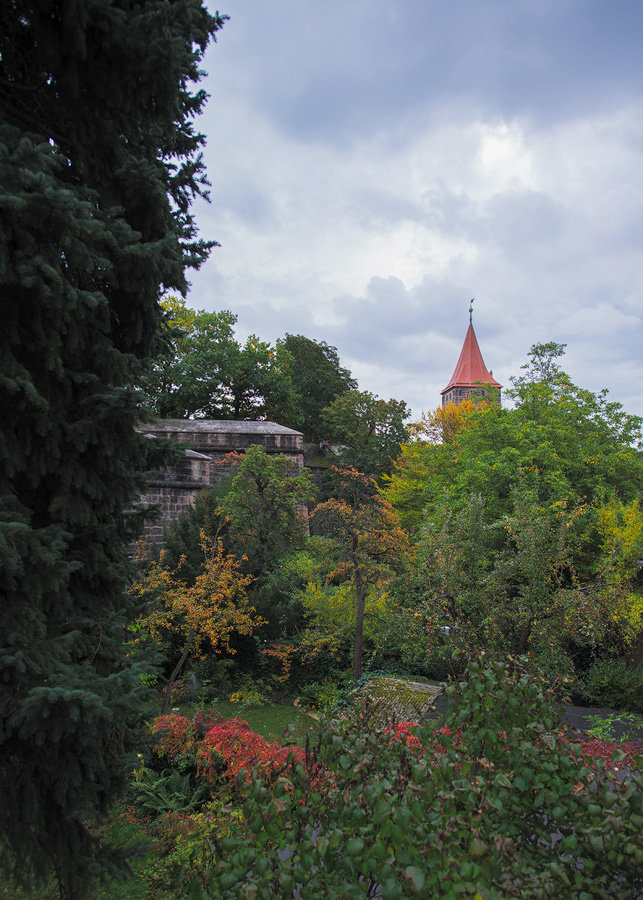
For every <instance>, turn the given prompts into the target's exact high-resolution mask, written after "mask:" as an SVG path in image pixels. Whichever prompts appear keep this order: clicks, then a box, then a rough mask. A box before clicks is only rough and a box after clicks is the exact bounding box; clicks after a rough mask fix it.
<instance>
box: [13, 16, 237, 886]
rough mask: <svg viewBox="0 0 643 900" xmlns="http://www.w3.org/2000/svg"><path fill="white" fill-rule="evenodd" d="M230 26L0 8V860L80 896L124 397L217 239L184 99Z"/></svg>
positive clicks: (115, 750)
mask: <svg viewBox="0 0 643 900" xmlns="http://www.w3.org/2000/svg"><path fill="white" fill-rule="evenodd" d="M222 24H223V18H222V17H220V16H218V15H214V16H212V15H210V14H209V13H208V12H207V10H206V9H205V7H204V6H203V5H202V3H201V2H200V0H185V2H177V3H164V2H158V0H140V2H136V3H134V2H130V0H118V2H107V0H74V2H72V0H56V2H44V0H24V2H20V3H17V2H13V0H10V2H8V3H4V4H2V7H1V9H0V292H1V294H2V298H3V313H4V315H3V329H2V334H1V335H0V382H1V384H2V392H1V399H0V409H1V411H2V422H3V438H2V441H1V442H0V497H1V500H0V572H1V573H2V575H1V576H0V577H1V579H2V595H3V601H2V605H1V608H0V642H1V645H0V754H1V756H2V767H1V768H0V790H1V792H2V804H1V806H0V831H1V836H0V853H1V854H2V862H3V864H4V865H6V866H7V867H9V868H10V867H11V866H12V865H14V866H16V867H17V869H18V871H19V874H20V876H21V877H22V878H23V879H24V880H28V879H29V878H30V877H31V876H42V877H47V876H48V875H49V874H50V873H51V871H52V869H53V871H54V872H55V875H56V877H57V879H58V881H59V883H60V891H61V894H62V896H64V897H65V898H74V900H75V898H79V897H81V896H82V894H83V891H84V889H85V887H86V885H87V879H88V876H89V873H90V871H91V870H92V866H93V867H94V871H95V869H96V866H95V863H94V862H93V857H94V856H95V855H96V854H97V853H98V850H99V848H98V844H97V839H96V838H95V837H94V836H93V835H92V834H91V832H90V831H89V829H88V826H87V823H88V821H89V820H90V819H91V817H92V815H94V814H96V813H99V812H100V811H104V810H105V809H106V807H107V806H108V804H109V803H110V801H111V799H112V798H113V797H114V796H115V794H116V792H117V791H118V790H120V787H121V785H122V779H123V774H124V760H125V756H126V754H127V753H128V752H129V751H130V750H132V749H133V746H134V737H135V728H136V724H137V721H138V715H139V713H138V707H139V701H140V696H139V688H140V683H139V682H138V679H137V677H136V676H137V669H136V667H135V666H133V664H132V661H131V660H128V659H127V658H125V655H124V654H125V650H124V646H123V645H124V641H123V637H124V631H123V624H124V623H123V615H122V609H123V605H124V599H123V597H124V594H125V588H126V581H127V572H128V563H127V557H126V553H125V542H126V540H128V539H130V537H131V534H132V527H133V525H134V521H135V517H134V516H132V515H131V514H129V513H127V512H126V511H127V510H128V509H131V508H132V505H133V502H134V500H135V497H136V494H137V492H138V490H139V489H140V487H141V485H142V482H141V478H140V476H139V475H138V474H137V473H139V472H142V471H143V470H145V469H147V468H150V467H151V459H150V454H151V453H152V452H153V450H152V447H151V446H150V445H151V443H152V442H150V441H147V440H145V439H144V438H143V437H142V436H140V435H138V434H137V433H136V431H135V427H134V426H135V425H136V423H137V421H139V419H140V417H141V411H140V409H139V406H138V401H137V397H136V395H135V393H134V392H133V390H132V387H131V385H132V383H133V382H134V381H135V380H136V379H137V377H138V373H139V369H140V361H141V360H142V359H144V358H146V357H149V356H151V355H153V353H154V352H156V350H157V349H158V337H159V330H160V311H159V307H158V300H159V296H160V295H161V293H162V292H163V291H166V290H175V291H179V292H182V291H185V290H186V287H187V283H186V278H185V271H184V270H185V268H186V267H187V266H198V265H199V264H200V263H201V262H203V260H204V259H205V258H206V256H207V253H208V250H209V248H210V246H211V244H208V243H207V242H203V241H200V240H198V239H197V236H196V230H195V226H194V223H193V220H192V216H191V213H190V202H191V199H192V198H193V197H194V196H195V195H197V194H204V193H205V188H206V182H205V178H204V174H203V167H202V164H201V156H200V148H201V145H202V144H203V137H202V135H200V134H199V133H198V132H197V131H195V129H194V124H193V119H194V117H195V116H196V115H197V113H198V112H199V111H200V110H201V109H202V107H203V104H204V102H205V99H206V95H205V93H204V92H203V91H202V90H197V89H194V85H195V84H196V83H197V82H198V81H199V80H200V78H201V76H202V73H201V71H200V69H199V64H200V60H201V58H202V56H203V53H204V51H205V48H206V46H207V44H208V42H209V40H210V39H211V38H212V37H213V36H214V34H215V33H216V31H217V30H218V29H219V28H220V27H221V26H222ZM115 859H116V855H115V854H114V853H111V854H110V851H109V850H108V849H107V848H101V860H102V862H103V864H104V865H108V866H109V865H111V864H112V863H113V862H114V861H115Z"/></svg>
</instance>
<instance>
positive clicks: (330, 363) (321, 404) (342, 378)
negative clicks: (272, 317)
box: [278, 334, 357, 442]
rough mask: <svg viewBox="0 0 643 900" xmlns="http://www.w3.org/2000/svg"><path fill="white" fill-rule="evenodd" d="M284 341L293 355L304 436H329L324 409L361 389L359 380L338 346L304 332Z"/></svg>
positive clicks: (320, 437) (315, 437) (284, 345)
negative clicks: (348, 392)
mask: <svg viewBox="0 0 643 900" xmlns="http://www.w3.org/2000/svg"><path fill="white" fill-rule="evenodd" d="M279 343H280V344H281V345H282V346H283V347H284V348H285V349H286V350H287V351H288V352H289V353H290V355H291V356H292V359H293V369H292V374H293V382H294V384H295V388H296V390H297V393H298V394H299V403H300V406H301V411H302V416H303V421H302V429H303V432H304V438H305V439H306V440H308V441H313V442H315V441H321V440H323V439H324V438H325V437H327V435H326V432H325V428H324V425H323V422H322V412H323V410H324V409H325V407H327V406H329V405H330V404H331V403H332V402H333V400H335V399H336V398H337V397H339V396H341V395H342V394H345V393H346V391H353V390H357V381H356V380H355V379H354V378H353V376H352V375H351V373H350V372H349V370H348V369H345V368H344V367H343V366H342V365H341V364H340V361H339V356H338V354H337V348H336V347H331V346H330V345H329V344H327V343H326V341H314V340H312V339H311V338H307V337H304V336H303V335H302V334H287V335H286V337H285V338H284V340H283V341H280V342H278V344H279Z"/></svg>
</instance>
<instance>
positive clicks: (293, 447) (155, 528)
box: [140, 419, 306, 547]
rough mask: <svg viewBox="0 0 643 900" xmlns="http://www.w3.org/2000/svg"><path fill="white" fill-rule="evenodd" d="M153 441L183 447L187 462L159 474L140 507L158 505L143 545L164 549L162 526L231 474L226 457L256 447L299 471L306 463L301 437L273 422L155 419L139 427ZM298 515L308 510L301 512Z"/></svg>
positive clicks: (142, 499) (146, 531) (163, 470)
mask: <svg viewBox="0 0 643 900" xmlns="http://www.w3.org/2000/svg"><path fill="white" fill-rule="evenodd" d="M140 430H141V431H143V432H145V433H146V434H149V435H150V436H151V437H162V438H168V439H169V440H173V441H177V442H178V443H180V444H183V445H186V450H185V459H183V460H182V461H181V462H179V463H177V464H175V465H172V466H168V467H166V468H164V469H162V470H161V471H160V472H157V473H156V474H155V475H154V477H153V478H152V479H151V480H150V483H149V484H150V489H149V491H148V492H147V493H146V494H145V495H144V496H142V497H141V504H142V505H143V506H150V505H152V504H158V505H159V506H160V508H161V516H160V518H159V519H157V520H156V521H150V522H148V523H146V525H145V535H144V539H145V543H146V544H148V545H151V544H156V545H157V546H159V547H162V546H163V527H164V525H167V524H169V523H170V522H172V521H173V520H174V519H176V518H178V516H179V515H180V514H181V513H182V512H185V511H186V510H187V509H188V508H189V507H190V506H191V505H192V504H193V502H194V497H195V495H196V494H197V492H198V491H200V490H203V488H205V487H208V486H209V485H211V484H215V483H219V482H220V481H221V480H222V479H223V477H224V476H225V475H226V474H228V473H229V472H230V469H231V467H232V466H231V464H230V463H229V462H227V461H226V457H227V455H228V454H229V453H232V452H237V453H244V452H245V451H246V450H247V449H248V447H252V446H254V445H259V446H260V447H263V448H264V450H265V452H266V453H280V454H283V455H284V456H287V457H290V458H291V459H292V461H293V462H294V463H295V465H296V466H297V467H298V468H301V467H302V466H303V465H304V450H303V435H302V434H301V432H299V431H294V430H293V429H292V428H286V427H285V426H283V425H277V424H276V423H274V422H236V421H219V420H214V419H159V420H158V421H157V422H156V424H154V425H144V426H141V429H140ZM301 512H302V514H304V513H305V512H306V510H305V509H302V511H301Z"/></svg>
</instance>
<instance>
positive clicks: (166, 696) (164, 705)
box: [161, 628, 195, 716]
mask: <svg viewBox="0 0 643 900" xmlns="http://www.w3.org/2000/svg"><path fill="white" fill-rule="evenodd" d="M194 633H195V629H194V628H193V629H192V631H191V632H190V634H189V636H188V640H187V643H186V645H185V647H184V648H183V653H182V654H181V659H180V660H179V661H178V663H177V664H176V665H175V666H174V670H173V671H172V674H171V675H170V677H169V678H168V680H167V687H166V688H165V694H164V695H163V702H162V703H161V715H162V716H164V715H165V713H166V712H167V710H168V707H169V705H170V699H171V697H172V687H173V685H174V682H175V681H176V679H177V678H178V677H179V673H180V671H181V669H182V668H183V666H184V665H185V661H186V659H187V658H188V653H189V652H190V647H191V646H192V641H193V640H194Z"/></svg>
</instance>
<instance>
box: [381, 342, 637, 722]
mask: <svg viewBox="0 0 643 900" xmlns="http://www.w3.org/2000/svg"><path fill="white" fill-rule="evenodd" d="M562 352H563V348H562V347H561V346H559V345H556V344H546V345H539V346H536V347H534V348H532V351H531V354H530V356H531V361H530V363H529V364H528V365H527V366H526V367H525V369H524V371H525V374H524V375H522V376H521V377H519V378H515V379H513V385H514V386H513V390H512V391H511V392H510V393H511V394H512V396H513V398H514V400H515V402H516V405H515V407H514V408H512V409H508V408H500V407H498V406H497V405H494V404H485V405H482V406H480V407H477V408H475V407H473V406H472V405H469V406H468V407H467V408H465V409H463V410H462V412H461V413H460V414H458V415H457V416H455V414H453V413H451V412H450V411H449V410H448V408H447V411H446V413H445V414H442V415H440V414H438V413H436V414H433V416H432V417H430V418H428V419H427V420H425V422H424V423H423V424H422V426H421V427H420V428H416V429H415V432H414V435H415V437H414V440H412V441H411V442H410V443H409V444H407V445H406V446H405V447H403V449H402V453H401V455H400V457H399V459H398V461H397V463H396V465H395V468H394V471H393V473H392V475H391V477H390V479H388V480H387V483H386V486H385V488H384V491H383V493H384V496H385V497H386V498H387V499H389V501H390V502H391V503H392V504H393V505H394V506H395V507H396V508H397V509H398V510H399V512H400V515H401V519H402V521H403V522H404V523H406V525H407V527H411V528H412V529H413V533H414V538H415V542H416V545H417V567H416V570H415V575H414V577H413V578H412V579H407V582H406V584H405V585H404V587H403V588H401V589H400V590H399V591H398V594H397V596H398V600H399V604H400V606H399V609H400V621H399V622H398V624H397V628H398V629H399V631H402V632H406V633H408V634H409V636H410V638H411V639H410V641H409V646H408V651H407V653H408V655H409V658H414V659H415V660H416V662H419V661H420V660H424V661H425V663H426V664H427V665H428V666H429V668H431V667H436V668H437V669H440V667H441V666H443V662H442V663H441V662H440V661H441V660H442V661H444V660H446V659H447V658H448V656H449V654H450V653H451V652H452V650H453V649H454V648H456V647H457V648H460V649H462V650H464V651H465V653H470V652H472V650H474V649H475V648H480V649H481V648H490V649H498V650H503V651H508V652H514V653H523V652H524V653H528V654H529V655H530V657H531V658H532V659H533V660H535V661H537V662H538V663H539V664H540V665H544V666H545V667H546V668H548V670H549V671H551V672H565V673H567V674H568V675H569V676H570V677H572V678H573V679H574V690H575V691H576V694H577V696H579V697H580V698H581V699H582V697H583V696H585V698H589V697H590V696H593V697H594V698H595V699H598V698H599V697H600V694H597V693H596V692H595V691H594V692H593V694H590V692H589V685H590V683H593V684H594V685H595V686H597V684H598V680H599V679H598V673H599V671H603V672H605V671H607V668H606V667H609V666H610V665H614V666H616V668H615V671H616V669H617V668H618V667H619V666H620V665H624V658H625V656H626V654H627V653H628V648H632V647H633V646H634V643H635V641H636V639H637V637H638V635H639V634H640V633H641V630H642V626H643V620H642V618H641V615H642V613H643V603H642V598H641V596H640V593H639V592H638V591H637V590H635V589H633V584H632V579H633V578H634V577H635V576H636V574H637V572H638V567H639V563H638V560H639V558H640V557H641V555H642V550H643V517H642V515H641V509H640V493H641V484H642V478H643V459H642V457H641V454H640V452H639V451H638V450H637V445H638V442H640V439H641V420H640V419H638V418H637V417H635V416H628V415H626V414H625V413H624V412H623V410H622V409H621V407H620V406H619V405H618V404H614V403H608V402H607V399H606V396H605V394H604V393H601V394H600V395H598V396H596V395H594V394H590V393H589V392H587V391H584V390H581V389H580V388H577V387H576V386H575V385H573V384H572V383H571V381H570V379H569V377H568V376H567V375H566V374H565V373H564V372H563V371H562V369H561V368H560V366H559V364H558V359H559V358H560V356H561V354H562ZM444 427H446V429H447V430H446V433H445V432H444V431H443V436H444V440H443V442H442V443H437V442H436V437H439V436H440V429H441V428H442V429H443V428H444ZM618 660H620V661H621V662H620V663H619V662H617V661H618ZM635 681H637V679H635ZM624 693H625V692H623V694H624ZM629 693H630V697H631V693H632V692H631V691H630V692H629ZM633 699H634V698H632V697H631V699H630V700H629V701H627V702H628V703H631V702H632V700H633ZM623 700H624V696H622V697H621V701H623ZM636 702H640V700H639V701H635V703H636ZM633 708H634V707H633Z"/></svg>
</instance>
